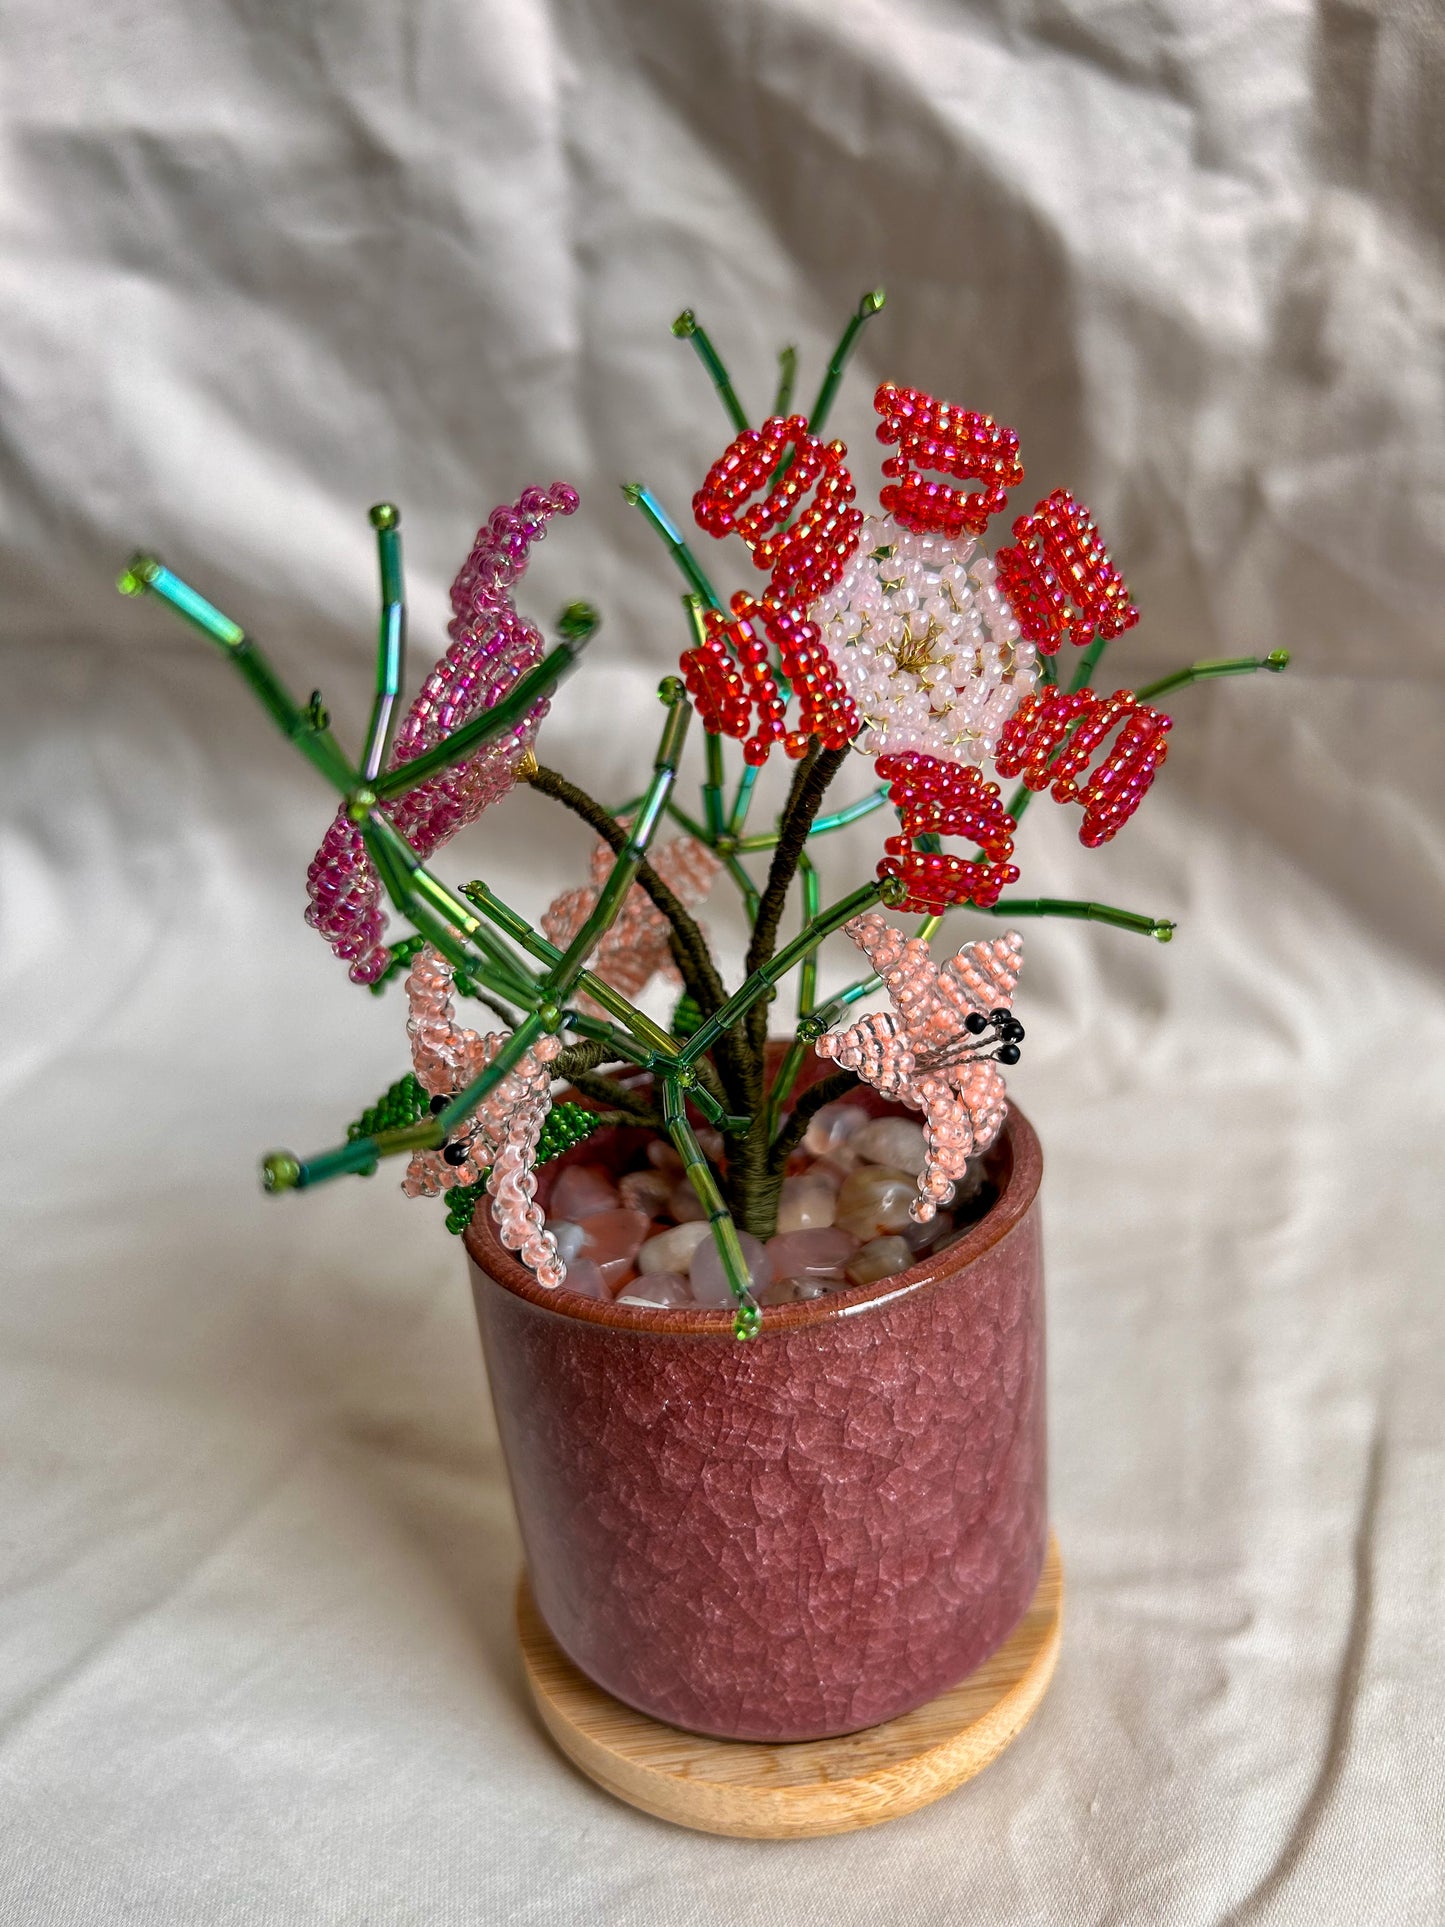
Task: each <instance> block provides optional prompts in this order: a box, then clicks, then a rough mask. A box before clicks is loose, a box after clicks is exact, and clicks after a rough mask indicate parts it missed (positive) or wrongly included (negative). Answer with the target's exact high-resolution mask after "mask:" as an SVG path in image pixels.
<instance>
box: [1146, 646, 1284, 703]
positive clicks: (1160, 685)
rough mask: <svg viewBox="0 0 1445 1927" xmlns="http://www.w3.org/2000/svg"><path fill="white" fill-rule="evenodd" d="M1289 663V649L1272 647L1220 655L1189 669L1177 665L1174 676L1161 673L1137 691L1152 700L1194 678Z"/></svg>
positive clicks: (1239, 673)
mask: <svg viewBox="0 0 1445 1927" xmlns="http://www.w3.org/2000/svg"><path fill="white" fill-rule="evenodd" d="M1288 667H1289V651H1288V649H1271V650H1270V652H1269V654H1268V655H1267V656H1221V657H1217V658H1215V659H1214V660H1213V661H1209V662H1192V663H1190V665H1189V667H1188V668H1187V669H1176V670H1175V671H1174V673H1173V675H1172V676H1161V677H1160V678H1159V680H1158V682H1151V683H1146V684H1145V686H1144V687H1143V688H1142V689H1140V690H1136V691H1135V695H1136V696H1137V699H1138V700H1139V701H1140V702H1141V703H1152V702H1153V701H1154V700H1155V698H1156V697H1159V696H1167V695H1168V694H1169V692H1170V690H1171V689H1183V688H1185V687H1186V685H1188V684H1189V683H1192V682H1208V681H1209V680H1210V679H1211V678H1212V677H1215V676H1248V675H1252V674H1253V673H1254V672H1255V671H1256V670H1259V669H1268V670H1271V671H1273V672H1274V674H1276V675H1278V674H1279V672H1280V670H1282V669H1288Z"/></svg>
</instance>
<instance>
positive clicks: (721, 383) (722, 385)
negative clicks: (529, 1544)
mask: <svg viewBox="0 0 1445 1927" xmlns="http://www.w3.org/2000/svg"><path fill="white" fill-rule="evenodd" d="M672 332H673V333H674V334H675V335H676V336H677V338H678V340H679V341H690V342H691V343H692V345H693V347H694V348H695V349H696V350H697V358H698V360H699V361H700V362H701V363H702V365H703V367H704V368H706V370H707V372H708V378H709V379H710V380H711V382H712V385H713V387H714V388H716V390H717V391H718V394H719V396H720V397H721V399H722V405H723V407H724V408H725V409H726V410H727V412H728V415H729V417H730V418H731V421H732V425H733V427H734V428H736V429H737V430H738V432H739V433H741V432H742V430H743V429H745V428H747V427H749V426H750V423H749V421H748V418H747V412H746V410H745V409H744V408H743V405H742V403H741V402H740V401H739V400H738V398H737V393H736V391H735V389H734V388H733V385H732V380H731V378H730V377H729V375H728V371H727V369H726V368H725V367H724V366H723V362H722V357H721V355H719V353H718V351H717V349H716V348H714V347H713V345H712V341H711V339H710V338H709V336H708V332H707V330H706V329H705V328H704V327H703V325H702V323H701V322H700V321H699V320H698V318H697V316H696V315H695V314H694V313H693V311H692V309H691V308H684V309H683V311H682V313H681V314H680V315H679V316H678V317H677V320H676V321H674V322H673V324H672Z"/></svg>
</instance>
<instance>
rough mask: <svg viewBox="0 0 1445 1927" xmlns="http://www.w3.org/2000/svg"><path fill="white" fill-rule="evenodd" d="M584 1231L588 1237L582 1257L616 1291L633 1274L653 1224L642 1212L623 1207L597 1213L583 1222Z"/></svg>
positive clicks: (585, 1239) (584, 1243) (584, 1241)
mask: <svg viewBox="0 0 1445 1927" xmlns="http://www.w3.org/2000/svg"><path fill="white" fill-rule="evenodd" d="M582 1229H583V1231H584V1232H585V1233H586V1234H587V1235H586V1237H585V1238H584V1239H583V1241H582V1253H581V1255H582V1256H583V1257H584V1258H587V1259H590V1260H591V1262H592V1263H593V1264H594V1265H596V1266H597V1268H598V1270H599V1271H600V1272H601V1273H602V1276H603V1278H604V1279H605V1281H606V1283H607V1285H608V1287H609V1288H610V1289H611V1290H614V1291H615V1290H616V1288H617V1287H618V1285H620V1284H621V1283H622V1281H623V1279H624V1278H626V1277H628V1276H629V1274H630V1273H631V1271H632V1268H633V1263H634V1261H635V1260H636V1257H637V1254H638V1252H639V1251H640V1250H641V1249H642V1246H643V1244H644V1242H645V1241H646V1238H647V1234H648V1232H649V1231H650V1230H651V1229H652V1226H651V1224H650V1223H649V1222H648V1220H647V1219H646V1218H645V1217H644V1216H643V1214H642V1213H641V1212H640V1211H628V1210H627V1209H625V1208H620V1209H618V1210H616V1211H594V1212H593V1214H592V1216H591V1217H590V1218H584V1219H583V1220H582Z"/></svg>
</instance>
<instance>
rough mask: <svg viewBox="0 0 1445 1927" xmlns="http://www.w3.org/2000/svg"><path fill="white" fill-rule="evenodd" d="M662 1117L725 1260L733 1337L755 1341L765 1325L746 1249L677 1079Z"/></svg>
mask: <svg viewBox="0 0 1445 1927" xmlns="http://www.w3.org/2000/svg"><path fill="white" fill-rule="evenodd" d="M662 1114H663V1117H664V1118H665V1119H666V1122H667V1130H668V1135H669V1137H671V1139H672V1142H673V1145H674V1147H675V1149H676V1151H677V1154H678V1156H679V1157H680V1158H681V1159H682V1165H683V1170H684V1172H685V1173H686V1175H687V1181H688V1183H689V1184H690V1185H691V1186H692V1188H693V1190H694V1192H695V1193H696V1194H697V1200H698V1203H699V1204H701V1206H702V1208H703V1210H704V1212H705V1213H706V1214H707V1221H708V1226H709V1228H710V1230H711V1232H712V1235H713V1242H714V1243H715V1244H716V1246H717V1253H718V1257H719V1258H720V1259H721V1260H722V1268H723V1276H724V1277H725V1278H726V1279H727V1283H728V1290H729V1291H730V1292H731V1293H732V1295H733V1297H734V1299H735V1300H736V1301H737V1311H736V1313H735V1314H734V1317H733V1336H734V1337H735V1338H755V1337H756V1336H757V1333H758V1327H759V1325H760V1324H761V1323H762V1313H761V1312H760V1311H759V1310H758V1306H757V1301H756V1300H755V1299H754V1297H753V1294H752V1279H751V1276H750V1274H749V1272H748V1261H747V1259H746V1258H745V1257H744V1256H743V1248H742V1245H741V1244H740V1243H739V1241H738V1230H737V1226H736V1225H735V1224H734V1223H733V1220H732V1214H731V1212H730V1211H729V1210H728V1208H727V1206H726V1205H725V1204H724V1203H723V1198H722V1193H721V1192H720V1191H719V1190H718V1186H717V1179H716V1178H715V1177H714V1176H713V1173H712V1166H711V1165H710V1164H709V1163H708V1161H707V1159H706V1158H705V1157H704V1156H703V1154H702V1146H701V1145H700V1144H699V1143H698V1141H697V1134H696V1132H695V1131H694V1130H693V1128H692V1126H691V1125H690V1124H689V1123H688V1121H687V1101H686V1099H685V1098H684V1096H683V1092H682V1087H681V1085H680V1084H679V1082H678V1080H677V1079H676V1078H675V1077H664V1079H663V1082H662Z"/></svg>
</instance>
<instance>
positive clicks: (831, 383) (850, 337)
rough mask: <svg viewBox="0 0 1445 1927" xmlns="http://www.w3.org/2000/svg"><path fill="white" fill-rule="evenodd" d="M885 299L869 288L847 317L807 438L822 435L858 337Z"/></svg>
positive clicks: (814, 409) (814, 407)
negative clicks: (810, 435) (811, 435)
mask: <svg viewBox="0 0 1445 1927" xmlns="http://www.w3.org/2000/svg"><path fill="white" fill-rule="evenodd" d="M887 299H888V297H887V295H886V294H885V292H884V291H883V289H882V288H871V289H870V290H869V292H868V293H867V294H865V295H864V296H863V297H862V299H861V300H860V301H859V303H858V306H857V309H856V310H855V312H854V313H853V314H852V315H851V316H850V318H849V321H848V325H847V327H846V328H845V329H844V330H843V333H842V335H841V336H840V337H839V341H838V345H837V347H836V348H835V349H834V350H833V354H832V358H831V360H830V361H829V363H828V368H827V372H826V374H825V375H824V376H823V385H822V387H821V388H820V389H819V390H818V399H817V400H816V401H815V402H814V403H813V411H812V413H811V414H810V415H809V417H808V431H809V433H810V434H813V435H818V434H821V433H822V429H823V424H824V423H825V422H826V421H827V419H828V416H829V415H830V414H831V412H832V408H833V402H834V399H835V397H836V396H837V393H838V389H839V387H840V386H841V384H842V380H843V375H844V371H845V370H846V369H847V366H848V363H849V362H850V361H851V360H852V358H853V350H854V349H855V348H856V347H857V346H858V337H859V335H861V334H862V332H863V330H864V328H865V327H867V325H868V323H869V322H870V321H871V320H872V319H873V317H874V315H876V314H881V313H882V311H883V305H884V303H885V302H886V301H887Z"/></svg>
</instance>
